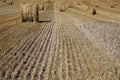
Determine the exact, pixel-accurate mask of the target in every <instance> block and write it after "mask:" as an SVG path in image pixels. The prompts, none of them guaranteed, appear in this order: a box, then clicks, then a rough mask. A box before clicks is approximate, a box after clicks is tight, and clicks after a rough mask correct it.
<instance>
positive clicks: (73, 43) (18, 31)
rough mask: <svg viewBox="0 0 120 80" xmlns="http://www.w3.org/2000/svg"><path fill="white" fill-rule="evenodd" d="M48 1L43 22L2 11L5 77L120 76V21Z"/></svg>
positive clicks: (0, 70) (0, 65)
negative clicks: (63, 9)
mask: <svg viewBox="0 0 120 80" xmlns="http://www.w3.org/2000/svg"><path fill="white" fill-rule="evenodd" d="M46 1H50V2H49V5H47V8H46V10H45V11H41V10H42V7H43V5H42V6H41V9H40V11H39V17H37V18H39V21H38V22H37V23H32V22H25V23H22V22H21V21H20V20H21V18H20V17H19V16H20V14H18V13H19V10H18V12H15V13H14V14H16V15H14V17H17V16H18V17H17V18H15V19H14V18H12V17H11V16H13V15H11V14H12V13H11V14H9V15H10V16H9V17H8V14H4V13H0V14H3V15H4V16H2V18H4V20H0V22H1V23H0V80H120V23H119V22H118V21H116V20H113V18H110V20H109V21H108V20H106V17H105V18H103V17H101V16H102V15H100V14H99V13H98V12H97V14H96V15H94V16H93V15H91V14H89V13H85V11H84V10H82V9H81V7H79V6H80V5H82V4H81V3H79V4H80V5H78V4H76V5H75V6H74V7H73V8H69V7H68V8H67V7H65V5H66V4H65V5H64V8H65V11H64V12H60V11H59V9H60V8H58V7H59V5H58V3H59V2H57V1H52V0H46ZM11 6H14V5H11ZM39 7H40V6H39ZM3 8H4V7H3ZM5 8H6V6H5ZM12 9H13V10H12V11H13V12H14V8H12ZM6 11H7V10H6ZM0 12H2V11H0ZM6 16H7V18H6ZM8 18H9V19H8ZM117 19H118V20H119V18H117ZM3 23H4V24H3Z"/></svg>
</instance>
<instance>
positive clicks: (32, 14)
mask: <svg viewBox="0 0 120 80" xmlns="http://www.w3.org/2000/svg"><path fill="white" fill-rule="evenodd" d="M21 8H22V9H21V17H22V22H26V21H31V22H33V21H35V22H36V21H38V20H39V10H38V5H37V4H22V5H21Z"/></svg>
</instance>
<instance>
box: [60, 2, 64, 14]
mask: <svg viewBox="0 0 120 80" xmlns="http://www.w3.org/2000/svg"><path fill="white" fill-rule="evenodd" d="M60 12H65V4H63V3H61V4H60Z"/></svg>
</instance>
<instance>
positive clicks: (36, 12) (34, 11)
mask: <svg viewBox="0 0 120 80" xmlns="http://www.w3.org/2000/svg"><path fill="white" fill-rule="evenodd" d="M32 17H33V20H34V21H35V22H38V21H39V7H38V4H36V5H34V6H33V8H32Z"/></svg>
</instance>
